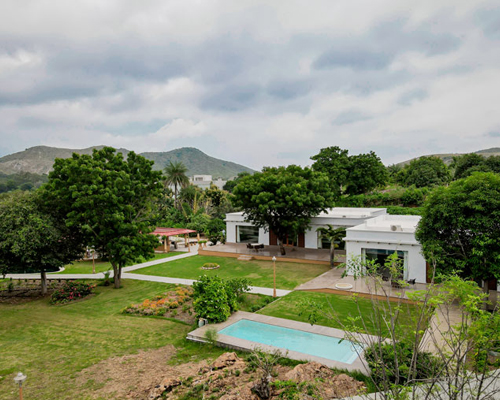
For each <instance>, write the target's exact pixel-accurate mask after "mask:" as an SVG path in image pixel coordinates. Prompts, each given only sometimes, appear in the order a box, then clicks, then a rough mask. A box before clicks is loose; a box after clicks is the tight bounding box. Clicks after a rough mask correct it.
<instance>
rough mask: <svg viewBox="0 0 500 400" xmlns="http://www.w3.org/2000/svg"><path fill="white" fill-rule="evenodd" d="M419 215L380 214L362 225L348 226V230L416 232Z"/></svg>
mask: <svg viewBox="0 0 500 400" xmlns="http://www.w3.org/2000/svg"><path fill="white" fill-rule="evenodd" d="M420 218H421V217H420V216H418V215H389V214H384V215H379V216H378V217H375V218H372V219H368V220H366V221H365V222H363V223H362V224H360V225H356V226H353V227H352V228H347V230H348V231H376V232H406V233H415V230H416V229H417V225H418V222H419V221H420Z"/></svg>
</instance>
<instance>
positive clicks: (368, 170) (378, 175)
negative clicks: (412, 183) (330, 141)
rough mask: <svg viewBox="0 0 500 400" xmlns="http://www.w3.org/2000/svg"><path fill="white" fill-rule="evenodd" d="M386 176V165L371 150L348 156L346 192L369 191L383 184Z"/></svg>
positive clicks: (358, 192)
mask: <svg viewBox="0 0 500 400" xmlns="http://www.w3.org/2000/svg"><path fill="white" fill-rule="evenodd" d="M388 178H389V175H388V174H387V169H386V167H385V166H384V164H382V161H380V158H379V157H378V156H377V155H376V154H375V153H374V152H373V151H370V152H369V153H367V154H359V155H356V156H350V157H349V180H348V185H347V188H346V193H347V194H354V195H356V194H362V193H366V192H369V191H371V190H373V189H375V188H376V187H377V186H383V185H385V184H386V183H387V180H388Z"/></svg>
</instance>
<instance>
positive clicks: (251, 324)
mask: <svg viewBox="0 0 500 400" xmlns="http://www.w3.org/2000/svg"><path fill="white" fill-rule="evenodd" d="M219 333H220V334H221V335H227V336H232V337H235V338H239V339H246V340H251V341H252V342H257V343H262V344H267V345H270V346H275V347H281V348H284V349H288V350H291V351H298V352H300V353H305V354H310V355H312V356H317V357H323V358H328V359H329V360H334V361H340V362H343V363H346V364H352V363H353V362H354V360H356V358H358V354H357V353H356V350H355V349H354V345H353V343H352V342H349V341H348V340H344V341H342V342H340V339H339V338H335V337H331V336H325V335H318V334H317V333H309V332H304V331H299V330H296V329H290V328H283V327H281V326H275V325H269V324H264V323H262V322H255V321H250V320H248V319H240V320H239V321H238V322H235V323H234V324H232V325H229V326H228V327H226V328H224V329H222V330H220V331H219Z"/></svg>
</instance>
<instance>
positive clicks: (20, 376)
mask: <svg viewBox="0 0 500 400" xmlns="http://www.w3.org/2000/svg"><path fill="white" fill-rule="evenodd" d="M26 378H27V376H26V375H24V374H23V373H22V372H19V373H18V374H17V375H16V377H15V378H14V382H16V383H17V384H18V385H19V399H20V400H23V383H24V381H25V380H26Z"/></svg>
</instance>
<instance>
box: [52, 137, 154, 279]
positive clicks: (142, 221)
mask: <svg viewBox="0 0 500 400" xmlns="http://www.w3.org/2000/svg"><path fill="white" fill-rule="evenodd" d="M152 165H153V162H152V161H148V160H146V159H145V158H144V157H141V156H138V155H136V154H135V153H134V152H130V153H128V155H127V159H126V160H124V159H123V156H122V154H120V153H116V152H115V149H113V148H111V147H105V148H103V149H102V150H94V152H93V154H92V155H91V156H90V155H78V154H73V156H72V157H71V158H68V159H56V161H55V163H54V170H53V171H52V172H51V173H50V175H49V181H48V183H47V185H46V186H45V191H44V192H45V199H46V203H47V204H48V205H50V207H51V208H52V209H54V210H57V212H58V213H60V214H61V215H63V216H64V218H65V219H66V224H67V225H68V226H74V227H79V228H81V229H82V231H83V232H84V233H85V235H86V243H85V244H88V245H90V246H93V247H94V248H96V249H97V251H98V252H99V253H101V254H102V256H103V257H105V258H107V259H109V261H110V263H111V265H112V267H113V272H114V282H115V287H116V288H118V287H120V280H121V271H122V268H123V267H124V266H125V265H127V264H128V263H132V262H136V261H138V260H139V258H140V257H148V256H150V255H152V254H153V250H154V247H155V246H156V245H157V244H158V241H157V238H156V237H154V236H153V235H150V234H149V233H150V232H151V231H152V230H153V228H154V226H153V225H154V217H155V213H154V212H153V208H154V207H153V204H154V201H155V200H156V198H157V197H158V196H159V195H160V194H161V190H162V182H161V179H162V176H161V172H159V171H153V168H152Z"/></svg>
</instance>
